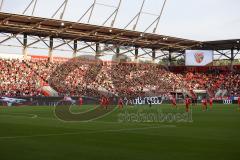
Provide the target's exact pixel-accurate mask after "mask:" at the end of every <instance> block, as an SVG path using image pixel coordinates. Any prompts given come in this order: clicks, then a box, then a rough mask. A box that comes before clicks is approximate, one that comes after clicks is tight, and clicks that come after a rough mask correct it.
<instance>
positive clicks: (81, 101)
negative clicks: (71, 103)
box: [79, 97, 83, 106]
mask: <svg viewBox="0 0 240 160" xmlns="http://www.w3.org/2000/svg"><path fill="white" fill-rule="evenodd" d="M82 105H83V98H82V97H79V106H82Z"/></svg>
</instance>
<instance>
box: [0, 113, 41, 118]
mask: <svg viewBox="0 0 240 160" xmlns="http://www.w3.org/2000/svg"><path fill="white" fill-rule="evenodd" d="M0 116H11V117H26V118H37V117H38V115H36V114H27V113H10V114H0Z"/></svg>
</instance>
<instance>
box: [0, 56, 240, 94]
mask: <svg viewBox="0 0 240 160" xmlns="http://www.w3.org/2000/svg"><path fill="white" fill-rule="evenodd" d="M61 66H64V67H61ZM235 68H237V66H235ZM59 69H60V70H59ZM178 69H179V68H178ZM56 70H59V71H60V72H59V73H56ZM236 70H237V69H236ZM206 71H207V72H206ZM63 74H64V76H63ZM52 75H54V76H52ZM179 89H180V90H184V91H186V92H187V93H188V94H189V95H190V96H191V97H194V96H195V95H194V90H206V91H207V93H208V94H209V96H210V97H224V96H231V95H233V96H234V95H239V94H240V74H239V73H237V72H229V70H226V69H223V68H221V67H219V68H215V69H208V68H205V69H204V70H203V71H196V70H184V69H182V70H181V71H180V70H178V71H177V72H176V70H175V72H174V71H169V70H167V69H166V68H164V67H162V66H159V65H156V64H137V63H120V64H117V63H101V64H100V63H92V64H81V63H80V64H79V65H76V63H72V65H69V64H67V65H64V64H63V62H49V61H47V60H38V61H36V60H35V61H33V60H28V61H22V60H6V59H0V95H1V96H58V95H65V94H70V95H71V96H83V95H84V96H94V97H97V96H100V93H101V92H105V93H107V94H114V95H118V96H142V95H146V94H149V93H152V94H156V90H157V91H158V92H161V93H169V92H174V91H176V90H179Z"/></svg>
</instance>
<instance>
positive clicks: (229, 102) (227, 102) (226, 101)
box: [223, 100, 232, 104]
mask: <svg viewBox="0 0 240 160" xmlns="http://www.w3.org/2000/svg"><path fill="white" fill-rule="evenodd" d="M223 104H232V100H223Z"/></svg>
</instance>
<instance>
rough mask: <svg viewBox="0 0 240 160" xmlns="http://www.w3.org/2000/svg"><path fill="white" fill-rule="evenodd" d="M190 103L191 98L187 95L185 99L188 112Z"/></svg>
mask: <svg viewBox="0 0 240 160" xmlns="http://www.w3.org/2000/svg"><path fill="white" fill-rule="evenodd" d="M190 104H191V99H190V98H189V97H188V96H187V97H186V99H185V106H186V112H189V107H190Z"/></svg>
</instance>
